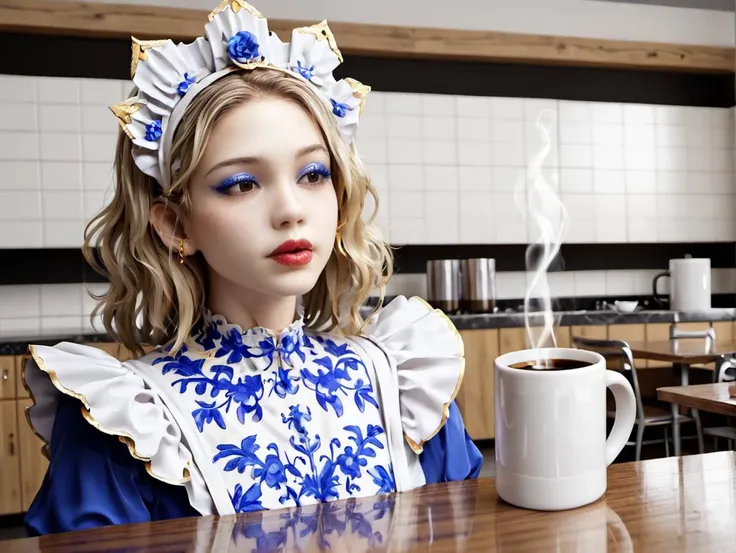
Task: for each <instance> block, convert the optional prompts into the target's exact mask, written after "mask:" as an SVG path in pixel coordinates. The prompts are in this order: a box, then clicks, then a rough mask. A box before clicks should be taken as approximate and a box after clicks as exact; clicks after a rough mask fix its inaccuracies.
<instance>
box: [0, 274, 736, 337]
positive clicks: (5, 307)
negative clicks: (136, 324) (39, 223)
mask: <svg viewBox="0 0 736 553" xmlns="http://www.w3.org/2000/svg"><path fill="white" fill-rule="evenodd" d="M657 272H659V271H649V270H644V271H570V272H562V273H552V274H550V275H549V285H550V291H551V293H552V295H553V296H554V297H574V296H581V297H595V298H603V297H611V296H613V297H615V296H617V295H620V296H621V297H624V296H631V295H650V294H651V290H652V278H653V277H654V275H655V274H656V273H657ZM526 278H527V277H526V273H525V272H505V273H498V274H497V282H496V286H497V294H498V298H499V299H519V298H523V297H524V293H525V290H526ZM659 286H660V292H661V293H663V294H666V293H667V292H668V288H667V286H668V284H667V279H663V280H662V281H661V283H660V285H659ZM711 287H712V290H713V293H714V294H727V293H733V292H734V290H736V269H713V271H712V275H711ZM106 288H107V285H105V284H49V285H19V286H0V339H3V338H16V337H18V338H23V337H26V336H28V337H42V336H53V337H59V336H61V337H63V336H64V335H68V334H70V333H76V332H86V333H95V332H104V327H103V326H102V322H101V320H100V319H99V317H97V318H96V319H95V321H94V323H91V322H90V315H91V313H92V310H93V309H94V307H95V306H96V303H97V302H96V300H95V299H94V298H92V297H91V296H90V292H91V293H93V294H97V295H99V294H101V293H103V292H104V291H105V289H106ZM386 293H387V295H389V296H394V295H398V294H403V295H405V296H413V295H418V296H423V297H426V293H427V287H426V277H425V275H424V274H397V275H395V276H394V278H393V279H392V280H391V282H390V283H389V285H388V289H387V290H386Z"/></svg>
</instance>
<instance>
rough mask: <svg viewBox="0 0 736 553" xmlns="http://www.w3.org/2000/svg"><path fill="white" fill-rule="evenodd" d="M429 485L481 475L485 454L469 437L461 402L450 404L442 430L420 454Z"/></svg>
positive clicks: (425, 445)
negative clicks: (459, 403)
mask: <svg viewBox="0 0 736 553" xmlns="http://www.w3.org/2000/svg"><path fill="white" fill-rule="evenodd" d="M419 461H420V463H421V465H422V470H423V471H424V476H425V478H426V480H427V484H435V483H437V482H453V481H456V480H469V479H472V478H478V475H479V474H480V469H481V468H482V467H483V455H482V454H481V452H480V451H479V450H478V448H477V447H476V446H475V444H474V443H473V441H472V440H471V439H470V436H468V433H467V432H466V430H465V424H464V423H463V417H462V415H461V414H460V409H458V407H457V404H456V403H455V402H454V401H453V402H452V403H451V404H450V415H449V417H448V418H447V422H446V423H445V426H443V427H442V430H440V431H439V433H438V434H437V435H436V436H434V437H433V438H432V439H431V440H429V441H428V442H427V443H426V444H424V450H423V451H422V454H421V455H420V457H419Z"/></svg>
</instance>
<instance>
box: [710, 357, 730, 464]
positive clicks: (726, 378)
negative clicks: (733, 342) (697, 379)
mask: <svg viewBox="0 0 736 553" xmlns="http://www.w3.org/2000/svg"><path fill="white" fill-rule="evenodd" d="M735 380H736V359H735V358H734V356H733V355H721V357H720V358H719V359H718V361H717V362H716V370H715V371H714V372H713V382H714V383H716V384H717V383H719V382H733V381H735ZM726 420H727V421H729V422H731V421H732V419H731V418H730V417H726ZM703 435H705V436H710V437H711V438H713V449H714V450H716V451H718V439H719V438H723V439H724V440H726V442H727V443H728V449H731V450H732V449H733V448H734V444H735V443H736V428H734V427H733V425H731V426H714V427H710V428H703Z"/></svg>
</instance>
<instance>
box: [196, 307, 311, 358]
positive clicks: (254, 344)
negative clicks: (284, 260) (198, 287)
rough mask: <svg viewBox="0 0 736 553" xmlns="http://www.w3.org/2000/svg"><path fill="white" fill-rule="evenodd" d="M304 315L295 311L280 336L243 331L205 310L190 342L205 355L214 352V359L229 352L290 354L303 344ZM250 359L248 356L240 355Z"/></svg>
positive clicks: (259, 330) (259, 328) (258, 329)
mask: <svg viewBox="0 0 736 553" xmlns="http://www.w3.org/2000/svg"><path fill="white" fill-rule="evenodd" d="M305 338H306V337H305V335H304V313H303V309H302V308H301V307H300V306H299V307H297V318H296V320H295V321H294V322H293V323H291V324H290V325H289V326H287V327H286V328H284V329H283V330H282V331H281V332H280V333H278V334H277V333H275V332H272V331H271V330H269V329H267V328H265V327H262V326H256V327H253V328H249V329H246V330H243V328H242V327H241V326H240V325H237V324H233V323H229V322H228V321H227V320H226V319H225V317H223V316H222V315H216V314H213V313H211V312H210V311H209V310H205V312H204V315H203V316H202V320H201V322H200V324H199V325H197V327H195V328H194V330H193V331H192V339H193V341H194V342H195V343H196V344H198V345H199V346H200V347H201V348H202V349H204V350H205V351H210V350H217V357H220V356H221V355H226V354H229V353H230V352H241V353H242V354H245V353H246V352H248V351H251V352H254V351H259V352H264V351H274V352H275V351H279V350H281V353H282V354H283V353H291V352H293V351H294V349H295V348H296V349H298V348H299V347H300V346H301V345H303V344H304V343H305ZM243 356H244V357H250V356H249V355H243Z"/></svg>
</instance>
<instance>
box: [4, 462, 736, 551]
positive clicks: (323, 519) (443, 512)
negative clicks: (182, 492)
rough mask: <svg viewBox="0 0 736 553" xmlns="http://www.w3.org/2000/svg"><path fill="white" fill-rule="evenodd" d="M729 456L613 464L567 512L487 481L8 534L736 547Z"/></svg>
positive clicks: (84, 546)
mask: <svg viewBox="0 0 736 553" xmlns="http://www.w3.org/2000/svg"><path fill="white" fill-rule="evenodd" d="M735 518H736V454H734V453H733V452H722V453H711V454H707V455H694V456H689V457H679V458H675V457H670V458H664V459H655V460H649V461H643V462H640V463H626V464H620V465H614V466H612V467H610V468H609V470H608V492H607V493H606V495H605V497H604V498H602V499H601V500H599V501H597V502H596V503H593V504H591V505H588V506H587V507H582V508H580V509H574V510H571V511H561V512H552V513H541V512H535V511H527V510H521V509H516V508H514V507H511V506H509V505H507V504H505V503H504V502H502V501H501V500H499V498H498V496H497V494H496V488H495V481H494V480H493V479H481V480H476V481H467V482H454V483H450V484H437V485H432V486H425V487H423V488H419V489H417V490H414V491H412V492H407V493H404V494H397V495H390V496H382V497H370V498H364V499H358V500H349V501H339V502H335V503H331V504H322V505H315V506H307V507H303V508H301V509H289V510H277V511H262V512H255V513H249V514H245V515H240V516H226V517H199V518H187V519H179V520H173V521H167V522H157V523H153V524H138V525H131V526H119V527H111V528H105V529H100V530H91V531H86V532H74V533H68V534H59V535H53V536H45V537H42V538H33V539H26V540H14V541H9V542H4V543H3V553H21V552H26V551H44V552H48V553H51V552H53V553H72V552H73V553H85V552H91V551H112V550H115V551H122V550H125V551H157V552H159V553H165V552H174V551H217V552H218V553H228V552H233V553H234V552H235V551H254V550H258V551H264V552H265V551H303V552H316V551H363V552H370V551H430V550H431V551H432V552H433V553H445V552H447V553H449V552H453V551H484V552H489V553H494V552H503V553H548V552H568V551H581V552H585V553H594V552H595V553H597V552H602V551H607V552H608V553H623V552H633V551H636V552H639V551H642V552H646V553H684V552H688V553H692V552H700V551H702V552H706V551H708V552H710V551H736V529H735V528H734V525H733V520H734V519H735Z"/></svg>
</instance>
